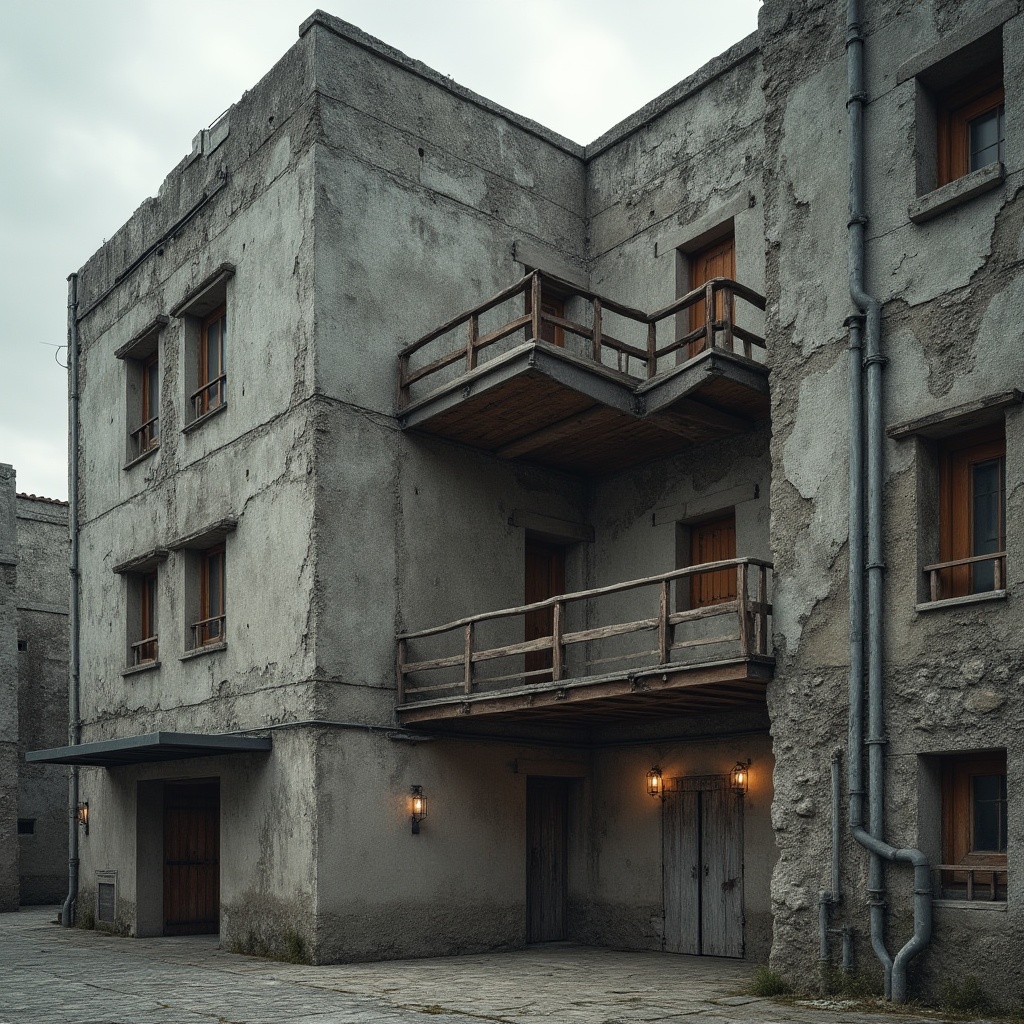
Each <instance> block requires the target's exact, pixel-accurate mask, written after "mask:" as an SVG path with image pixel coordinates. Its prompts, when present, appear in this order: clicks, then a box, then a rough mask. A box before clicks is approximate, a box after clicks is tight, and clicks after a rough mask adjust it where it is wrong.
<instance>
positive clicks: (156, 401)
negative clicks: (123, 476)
mask: <svg viewBox="0 0 1024 1024" xmlns="http://www.w3.org/2000/svg"><path fill="white" fill-rule="evenodd" d="M131 436H132V440H133V441H134V442H135V452H134V454H135V457H136V458H138V457H139V456H141V455H145V453H146V452H148V451H149V450H150V449H151V448H155V447H156V446H157V445H158V444H159V443H160V362H159V357H158V356H157V354H156V353H155V352H154V353H153V355H151V356H150V357H149V359H147V360H146V362H145V363H144V364H143V366H142V422H141V423H140V424H139V425H138V426H137V427H136V428H135V429H134V430H133V431H132V432H131Z"/></svg>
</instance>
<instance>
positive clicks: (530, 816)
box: [526, 775, 570, 942]
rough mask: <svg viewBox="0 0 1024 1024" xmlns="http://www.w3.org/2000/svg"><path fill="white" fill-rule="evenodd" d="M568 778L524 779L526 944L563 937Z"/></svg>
mask: <svg viewBox="0 0 1024 1024" xmlns="http://www.w3.org/2000/svg"><path fill="white" fill-rule="evenodd" d="M569 784H570V780H569V779H549V778H543V777H540V776H532V775H531V776H529V777H528V778H527V780H526V941H527V942H558V941H560V940H562V939H565V938H567V936H568V932H567V928H566V920H567V914H566V906H567V902H568V872H569Z"/></svg>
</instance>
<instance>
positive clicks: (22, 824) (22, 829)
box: [18, 818, 36, 836]
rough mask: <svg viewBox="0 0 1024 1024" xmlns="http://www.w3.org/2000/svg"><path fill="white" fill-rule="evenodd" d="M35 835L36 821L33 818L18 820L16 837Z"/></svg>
mask: <svg viewBox="0 0 1024 1024" xmlns="http://www.w3.org/2000/svg"><path fill="white" fill-rule="evenodd" d="M35 834H36V819H35V818H19V819H18V835H19V836H34V835H35Z"/></svg>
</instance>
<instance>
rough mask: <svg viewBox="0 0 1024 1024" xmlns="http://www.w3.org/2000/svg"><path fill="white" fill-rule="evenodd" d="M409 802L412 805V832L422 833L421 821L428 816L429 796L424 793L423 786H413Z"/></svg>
mask: <svg viewBox="0 0 1024 1024" xmlns="http://www.w3.org/2000/svg"><path fill="white" fill-rule="evenodd" d="M409 803H410V805H411V807H412V834H413V835H414V836H417V835H419V833H420V822H421V821H422V820H423V819H424V818H425V817H426V816H427V798H426V797H425V796H424V795H423V787H422V786H413V787H412V790H411V795H410V799H409Z"/></svg>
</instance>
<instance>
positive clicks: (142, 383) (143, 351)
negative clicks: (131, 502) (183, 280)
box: [117, 315, 168, 466]
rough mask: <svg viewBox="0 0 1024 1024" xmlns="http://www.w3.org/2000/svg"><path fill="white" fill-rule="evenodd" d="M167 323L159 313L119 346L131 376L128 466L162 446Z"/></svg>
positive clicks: (128, 377) (128, 403)
mask: <svg viewBox="0 0 1024 1024" xmlns="http://www.w3.org/2000/svg"><path fill="white" fill-rule="evenodd" d="M167 323H168V318H167V317H166V316H163V315H161V316H158V317H156V319H155V320H153V321H152V322H151V323H150V324H149V325H148V326H146V327H145V328H144V329H143V330H142V331H140V332H139V333H138V334H137V335H135V337H133V338H132V339H131V340H130V341H129V342H128V343H127V344H126V345H123V346H122V347H121V348H119V349H118V350H117V357H118V358H119V359H122V360H124V363H125V368H126V377H127V406H126V409H127V424H128V450H127V453H126V456H127V463H128V466H131V465H132V463H134V462H136V461H138V460H140V459H143V458H145V457H146V456H147V455H149V454H151V453H152V452H153V451H155V450H156V449H157V448H158V447H159V446H160V332H161V331H162V330H163V329H164V327H165V326H166V325H167Z"/></svg>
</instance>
